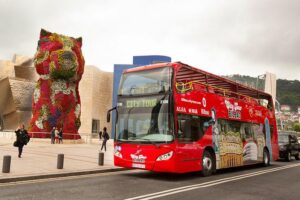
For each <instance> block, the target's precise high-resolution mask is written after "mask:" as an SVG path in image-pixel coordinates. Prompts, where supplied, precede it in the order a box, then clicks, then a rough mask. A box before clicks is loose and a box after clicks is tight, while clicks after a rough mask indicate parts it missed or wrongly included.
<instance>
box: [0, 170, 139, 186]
mask: <svg viewBox="0 0 300 200" xmlns="http://www.w3.org/2000/svg"><path fill="white" fill-rule="evenodd" d="M132 171H137V170H130V172H132ZM123 173H129V171H117V172H105V173H95V174H86V175H74V176H66V177H58V178H45V179H35V180H26V181H16V182H9V183H0V187H5V186H12V185H13V186H15V185H25V184H31V183H44V182H53V181H63V180H73V179H81V178H91V177H99V176H108V175H117V174H123Z"/></svg>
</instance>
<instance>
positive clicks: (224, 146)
mask: <svg viewBox="0 0 300 200" xmlns="http://www.w3.org/2000/svg"><path fill="white" fill-rule="evenodd" d="M111 110H116V127H115V133H116V134H115V143H114V163H115V165H116V166H121V167H126V168H138V169H145V170H151V171H157V172H172V173H185V172H192V171H201V172H202V173H203V175H204V176H208V175H211V174H212V173H214V172H215V171H216V170H217V169H222V168H229V167H236V166H243V165H249V164H256V163H262V164H263V165H265V166H267V165H269V164H270V160H276V159H277V158H278V142H277V140H278V135H277V129H276V127H277V126H276V120H275V114H274V104H273V101H272V97H271V95H269V94H266V93H264V92H262V91H259V90H256V89H253V88H250V87H247V86H245V85H242V84H239V83H236V82H234V81H231V80H228V79H225V78H223V77H220V76H217V75H214V74H211V73H208V72H205V71H203V70H200V69H197V68H194V67H191V66H189V65H187V64H184V63H181V62H175V63H159V64H154V65H148V66H143V67H137V68H132V69H128V70H126V71H124V72H123V74H122V78H121V82H120V86H119V91H118V103H117V106H116V107H114V108H113V109H111ZM111 110H110V111H111ZM110 111H109V112H110ZM109 112H108V119H109V117H110V114H109Z"/></svg>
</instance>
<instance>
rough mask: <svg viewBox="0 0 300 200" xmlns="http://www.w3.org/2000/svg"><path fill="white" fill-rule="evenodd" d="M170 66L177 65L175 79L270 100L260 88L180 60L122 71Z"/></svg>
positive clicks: (269, 96) (268, 95)
mask: <svg viewBox="0 0 300 200" xmlns="http://www.w3.org/2000/svg"><path fill="white" fill-rule="evenodd" d="M166 66H170V67H173V68H177V67H179V69H178V71H177V75H176V81H183V82H184V81H186V80H189V81H194V82H198V83H201V84H204V85H208V86H212V87H215V88H220V89H223V90H225V91H229V92H233V93H237V94H241V95H244V96H249V97H252V98H258V99H267V100H271V99H272V96H271V95H270V94H267V93H265V92H263V91H261V90H257V89H254V88H251V87H249V86H246V85H243V84H241V83H237V82H235V81H232V80H230V79H227V78H224V77H221V76H218V75H215V74H212V73H209V72H206V71H204V70H201V69H198V68H195V67H192V66H189V65H187V64H185V63H182V62H173V63H157V64H151V65H146V66H141V67H135V68H131V69H127V70H125V71H124V73H130V72H137V71H142V70H149V69H155V68H160V67H166Z"/></svg>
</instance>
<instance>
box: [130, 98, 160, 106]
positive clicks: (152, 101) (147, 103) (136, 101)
mask: <svg viewBox="0 0 300 200" xmlns="http://www.w3.org/2000/svg"><path fill="white" fill-rule="evenodd" d="M156 104H157V99H134V100H127V101H126V107H127V108H149V107H154V106H155V105H156Z"/></svg>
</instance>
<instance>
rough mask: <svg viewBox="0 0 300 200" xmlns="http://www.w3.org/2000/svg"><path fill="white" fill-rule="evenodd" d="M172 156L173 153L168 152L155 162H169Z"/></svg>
mask: <svg viewBox="0 0 300 200" xmlns="http://www.w3.org/2000/svg"><path fill="white" fill-rule="evenodd" d="M172 156H173V151H170V152H168V153H165V154H163V155H161V156H159V157H158V158H157V159H156V161H162V160H169V159H170V158H171V157H172Z"/></svg>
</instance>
